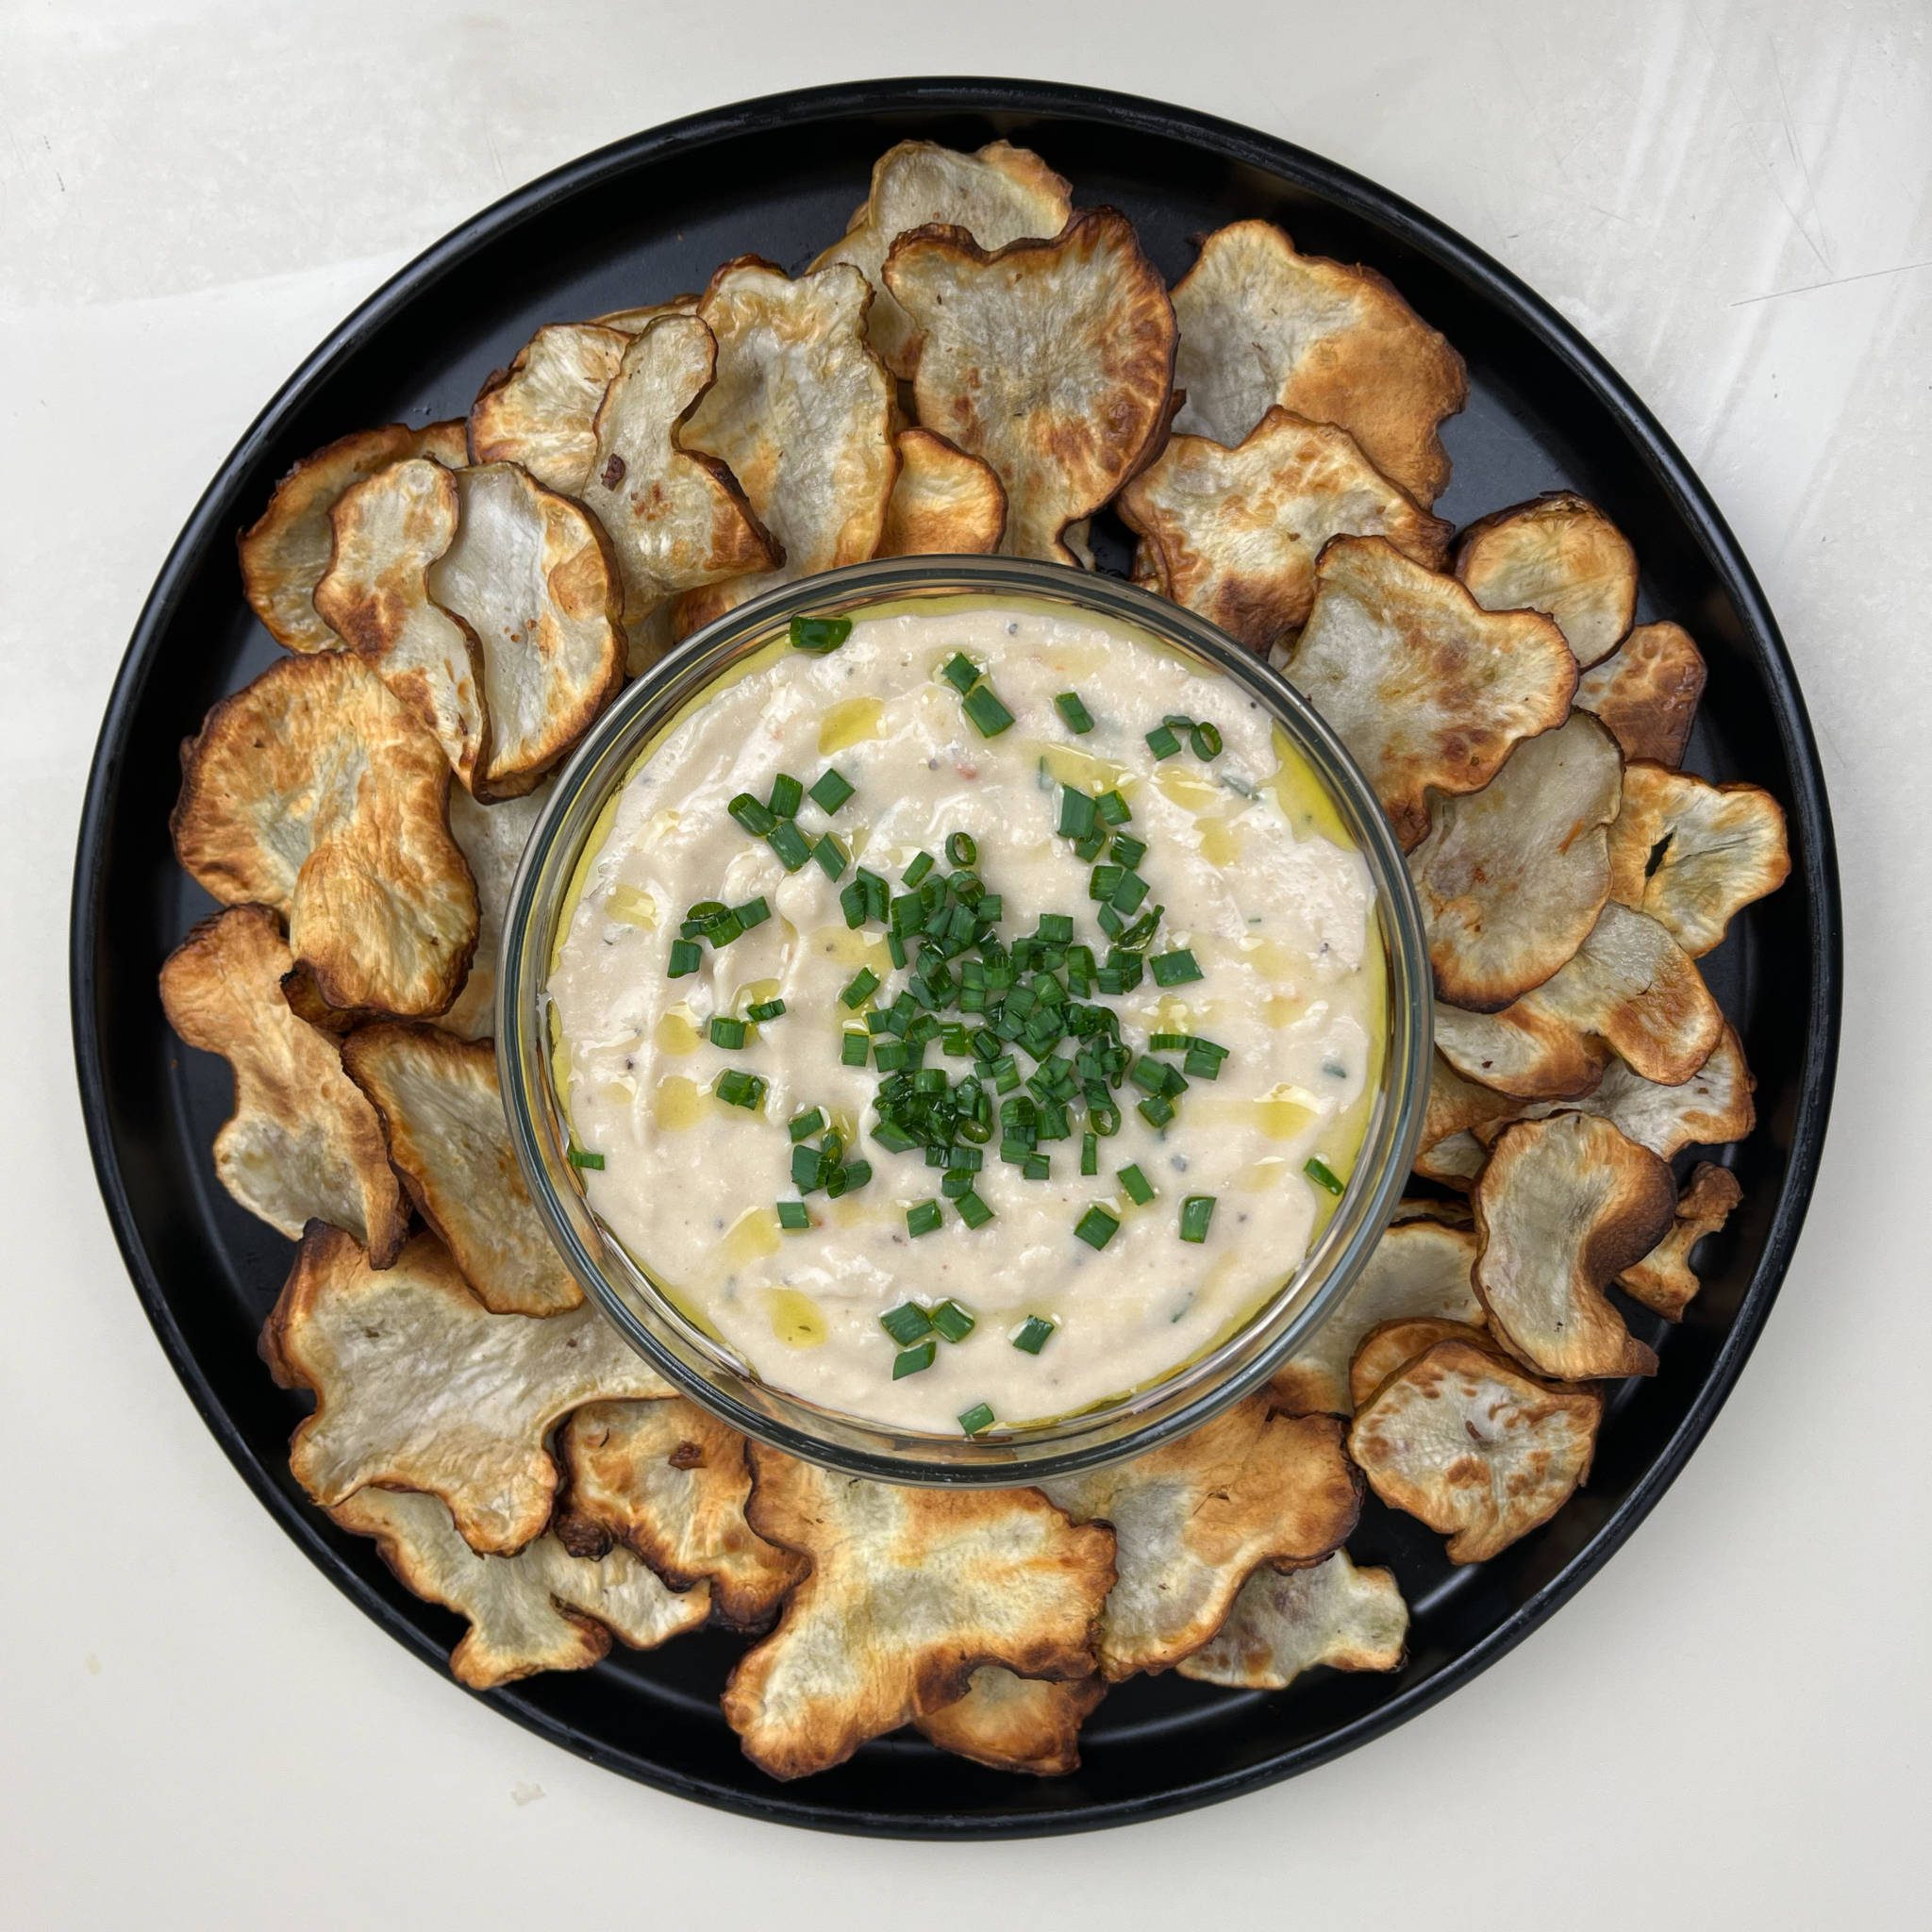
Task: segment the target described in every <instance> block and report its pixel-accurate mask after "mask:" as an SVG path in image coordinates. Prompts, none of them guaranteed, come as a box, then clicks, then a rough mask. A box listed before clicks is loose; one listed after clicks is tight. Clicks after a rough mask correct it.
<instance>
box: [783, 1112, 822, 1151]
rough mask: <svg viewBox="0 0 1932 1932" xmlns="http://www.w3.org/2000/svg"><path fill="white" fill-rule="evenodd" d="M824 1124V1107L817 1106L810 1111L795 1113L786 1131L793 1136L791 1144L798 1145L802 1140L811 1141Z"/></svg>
mask: <svg viewBox="0 0 1932 1932" xmlns="http://www.w3.org/2000/svg"><path fill="white" fill-rule="evenodd" d="M824 1124H825V1110H824V1108H822V1107H815V1108H812V1109H811V1111H810V1112H809V1113H801V1114H794V1115H793V1116H792V1118H791V1121H790V1122H789V1123H788V1124H787V1125H786V1128H785V1131H786V1132H787V1133H788V1134H790V1135H791V1144H792V1145H793V1146H794V1147H796V1146H797V1145H798V1143H799V1142H800V1141H809V1140H810V1139H811V1137H812V1136H813V1135H814V1134H816V1133H817V1132H818V1130H819V1129H820V1128H821V1127H823V1126H824Z"/></svg>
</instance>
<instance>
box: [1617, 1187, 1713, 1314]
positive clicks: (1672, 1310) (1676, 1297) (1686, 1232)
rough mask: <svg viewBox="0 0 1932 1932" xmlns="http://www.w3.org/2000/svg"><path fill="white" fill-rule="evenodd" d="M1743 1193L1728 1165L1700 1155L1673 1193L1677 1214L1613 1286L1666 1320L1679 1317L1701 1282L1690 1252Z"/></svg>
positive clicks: (1710, 1231) (1701, 1284) (1711, 1230)
mask: <svg viewBox="0 0 1932 1932" xmlns="http://www.w3.org/2000/svg"><path fill="white" fill-rule="evenodd" d="M1743 1198H1744V1191H1743V1189H1742V1188H1741V1187H1740V1186H1739V1184H1738V1177H1737V1175H1735V1174H1732V1173H1731V1171H1730V1170H1729V1169H1728V1168H1724V1167H1718V1166H1715V1165H1714V1164H1713V1163H1712V1162H1710V1161H1708V1160H1700V1161H1699V1162H1698V1163H1697V1165H1696V1166H1695V1167H1694V1168H1693V1169H1692V1170H1691V1178H1690V1180H1689V1181H1688V1182H1686V1183H1685V1186H1684V1191H1683V1192H1682V1193H1681V1194H1680V1195H1679V1196H1678V1197H1677V1213H1676V1219H1675V1220H1674V1221H1673V1222H1672V1223H1671V1225H1670V1227H1669V1229H1668V1230H1667V1231H1666V1232H1665V1234H1664V1237H1663V1239H1662V1240H1661V1241H1658V1242H1657V1246H1656V1247H1654V1248H1653V1249H1651V1251H1650V1253H1649V1254H1647V1255H1646V1256H1644V1257H1643V1258H1642V1259H1641V1261H1633V1262H1632V1263H1631V1264H1630V1266H1629V1267H1627V1268H1626V1269H1624V1272H1623V1274H1620V1275H1618V1276H1617V1286H1618V1287H1619V1288H1621V1289H1622V1290H1623V1291H1624V1293H1625V1294H1629V1295H1634V1296H1635V1297H1636V1298H1637V1299H1638V1300H1639V1301H1641V1303H1642V1304H1643V1306H1644V1307H1646V1308H1649V1309H1651V1310H1652V1311H1653V1312H1654V1313H1656V1314H1659V1315H1661V1316H1662V1317H1663V1318H1664V1320H1665V1321H1667V1322H1681V1321H1682V1320H1683V1319H1684V1310H1685V1309H1686V1308H1688V1307H1690V1306H1691V1303H1692V1302H1693V1301H1694V1300H1695V1299H1696V1298H1697V1291H1698V1290H1699V1289H1700V1288H1701V1287H1702V1286H1703V1283H1702V1282H1701V1281H1700V1280H1699V1279H1698V1276H1697V1271H1696V1270H1695V1269H1694V1268H1692V1267H1691V1254H1692V1252H1693V1251H1694V1250H1695V1248H1696V1246H1697V1244H1698V1242H1699V1241H1703V1240H1704V1239H1705V1238H1706V1237H1707V1236H1708V1235H1713V1234H1716V1233H1717V1232H1718V1231H1719V1230H1720V1229H1721V1228H1722V1227H1723V1226H1724V1223H1725V1222H1727V1221H1728V1220H1729V1219H1730V1218H1731V1214H1732V1211H1733V1210H1734V1209H1735V1208H1737V1205H1738V1203H1739V1202H1740V1201H1741V1200H1742V1199H1743Z"/></svg>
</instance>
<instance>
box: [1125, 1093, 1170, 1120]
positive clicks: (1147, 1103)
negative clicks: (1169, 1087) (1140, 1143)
mask: <svg viewBox="0 0 1932 1932" xmlns="http://www.w3.org/2000/svg"><path fill="white" fill-rule="evenodd" d="M1134 1111H1135V1112H1136V1113H1138V1114H1139V1115H1140V1116H1141V1119H1142V1120H1143V1121H1145V1122H1146V1123H1147V1124H1148V1125H1149V1126H1150V1127H1164V1126H1166V1125H1167V1124H1168V1123H1169V1122H1170V1121H1171V1120H1173V1119H1174V1102H1173V1101H1171V1100H1170V1099H1169V1098H1168V1097H1167V1095H1166V1094H1164V1093H1150V1094H1149V1095H1148V1096H1147V1098H1146V1099H1145V1100H1143V1101H1141V1103H1140V1104H1139V1105H1138V1106H1137V1107H1136V1108H1134Z"/></svg>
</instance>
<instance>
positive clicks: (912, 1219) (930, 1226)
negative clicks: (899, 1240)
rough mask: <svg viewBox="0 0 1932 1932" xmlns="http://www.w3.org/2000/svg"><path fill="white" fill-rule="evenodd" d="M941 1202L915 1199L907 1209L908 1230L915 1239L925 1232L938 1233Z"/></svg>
mask: <svg viewBox="0 0 1932 1932" xmlns="http://www.w3.org/2000/svg"><path fill="white" fill-rule="evenodd" d="M940 1218H941V1217H940V1204H939V1203H938V1202H937V1201H915V1202H913V1204H912V1206H911V1207H909V1208H907V1210H906V1232H907V1233H908V1234H909V1235H910V1236H911V1237H912V1239H913V1240H914V1241H917V1240H918V1239H919V1237H920V1236H921V1235H923V1234H937V1233H938V1232H939V1229H940Z"/></svg>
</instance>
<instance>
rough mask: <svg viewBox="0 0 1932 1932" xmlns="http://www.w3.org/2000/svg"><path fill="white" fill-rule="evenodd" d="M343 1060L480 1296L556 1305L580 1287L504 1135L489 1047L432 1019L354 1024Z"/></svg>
mask: <svg viewBox="0 0 1932 1932" xmlns="http://www.w3.org/2000/svg"><path fill="white" fill-rule="evenodd" d="M342 1068H343V1071H344V1072H345V1073H346V1074H348V1076H349V1077H350V1079H352V1080H353V1081H355V1083H356V1085H357V1086H358V1087H359V1088H360V1089H361V1090H362V1091H363V1092H364V1093H365V1094H366V1095H367V1096H368V1098H369V1103H370V1105H371V1106H372V1107H374V1108H375V1112H376V1117H377V1118H378V1119H379V1120H380V1121H381V1122H382V1131H383V1138H384V1139H385V1140H386V1141H388V1143H389V1158H390V1164H391V1166H392V1167H393V1168H394V1169H395V1171H396V1173H397V1174H400V1175H401V1176H402V1181H403V1186H404V1187H405V1188H406V1189H408V1194H409V1199H410V1200H411V1201H413V1202H414V1203H415V1206H416V1211H417V1212H418V1213H419V1214H421V1215H422V1217H423V1219H424V1220H425V1222H427V1223H428V1224H429V1226H430V1228H431V1229H432V1230H433V1231H434V1232H435V1233H436V1234H437V1235H438V1236H439V1237H440V1238H441V1241H442V1243H443V1245H444V1246H445V1247H446V1248H448V1250H449V1252H450V1257H451V1258H452V1259H453V1260H454V1261H455V1262H456V1264H457V1266H458V1268H459V1269H461V1270H462V1274H463V1279H464V1280H465V1281H467V1282H468V1283H469V1284H470V1286H471V1288H472V1289H474V1290H475V1294H476V1299H477V1300H478V1301H480V1302H481V1303H482V1304H483V1306H484V1307H486V1308H489V1309H490V1310H491V1312H492V1313H494V1314H498V1315H554V1314H557V1313H558V1312H559V1311H560V1310H561V1309H564V1308H574V1307H576V1306H577V1304H578V1303H579V1302H581V1301H582V1300H583V1298H584V1296H583V1291H582V1290H581V1289H579V1288H578V1287H577V1284H576V1281H575V1278H574V1277H573V1275H572V1274H571V1272H570V1270H569V1269H568V1268H566V1267H565V1266H564V1265H563V1260H562V1257H560V1256H559V1255H558V1252H557V1249H556V1247H555V1245H554V1244H553V1243H552V1241H551V1240H550V1237H549V1236H548V1235H547V1234H546V1233H545V1232H544V1229H543V1224H542V1222H541V1221H540V1220H539V1219H538V1217H537V1209H536V1208H535V1206H534V1205H533V1204H532V1202H531V1200H530V1194H529V1190H528V1189H527V1188H525V1185H524V1175H523V1170H522V1169H521V1168H519V1167H518V1165H517V1157H516V1150H515V1149H514V1148H512V1147H511V1145H510V1143H509V1123H508V1120H506V1119H505V1117H504V1111H503V1094H502V1091H501V1090H500V1089H499V1088H498V1086H497V1084H496V1049H495V1047H494V1046H492V1045H491V1042H490V1041H487V1040H474V1041H473V1040H458V1039H457V1038H456V1037H455V1036H454V1035H453V1034H449V1033H444V1032H442V1031H441V1030H440V1029H439V1028H437V1027H435V1026H425V1025H423V1024H399V1023H396V1022H389V1023H386V1024H375V1025H372V1026H358V1027H357V1029H356V1030H355V1031H354V1032H353V1033H351V1034H350V1035H349V1037H348V1038H347V1039H346V1040H344V1041H342Z"/></svg>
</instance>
